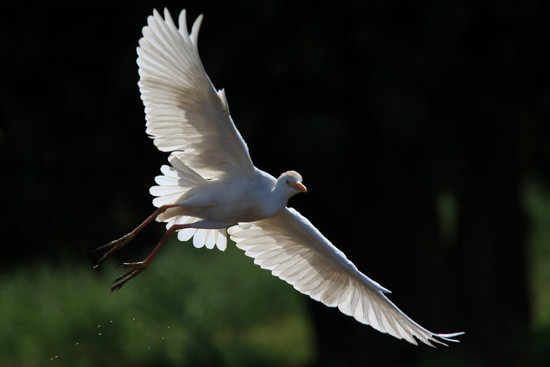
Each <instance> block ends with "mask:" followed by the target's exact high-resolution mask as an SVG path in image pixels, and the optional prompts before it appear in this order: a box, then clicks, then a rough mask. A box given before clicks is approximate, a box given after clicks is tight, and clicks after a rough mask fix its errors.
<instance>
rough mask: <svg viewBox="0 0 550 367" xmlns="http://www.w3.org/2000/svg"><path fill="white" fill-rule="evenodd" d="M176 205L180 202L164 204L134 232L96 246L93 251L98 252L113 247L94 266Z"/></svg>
mask: <svg viewBox="0 0 550 367" xmlns="http://www.w3.org/2000/svg"><path fill="white" fill-rule="evenodd" d="M176 206H178V204H170V205H163V206H161V207H160V208H158V209H157V210H155V212H154V213H153V214H151V215H150V216H149V218H147V219H145V221H144V222H143V223H141V224H140V225H139V226H138V227H137V228H136V229H134V230H133V231H132V232H130V233H128V234H127V235H125V236H123V237H121V238H119V239H118V240H114V241H111V242H109V243H108V244H106V245H105V246H101V247H98V248H96V249H95V250H94V251H93V252H96V251H98V250H103V249H107V248H110V247H112V248H111V249H110V250H109V251H107V252H106V253H105V254H104V255H103V256H102V257H101V259H99V261H98V262H97V264H96V265H95V266H94V268H97V267H98V266H99V264H101V262H102V261H103V260H105V259H106V258H108V257H109V256H110V255H111V254H112V253H113V252H115V251H117V250H120V249H121V248H123V247H124V246H126V245H127V244H128V242H130V241H131V240H132V239H133V238H134V237H135V236H136V234H138V233H139V231H141V230H142V229H143V228H145V226H146V225H148V224H149V223H151V222H152V221H153V220H154V219H155V218H156V217H158V216H159V215H160V214H162V213H164V212H165V211H167V210H168V209H170V208H175V207H176Z"/></svg>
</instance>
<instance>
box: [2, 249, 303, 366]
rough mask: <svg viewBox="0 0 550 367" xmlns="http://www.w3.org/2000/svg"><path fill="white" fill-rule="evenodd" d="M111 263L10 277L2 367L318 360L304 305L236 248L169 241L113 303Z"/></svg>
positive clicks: (37, 268)
mask: <svg viewBox="0 0 550 367" xmlns="http://www.w3.org/2000/svg"><path fill="white" fill-rule="evenodd" d="M114 265H115V263H114V262H112V261H111V262H106V263H105V264H104V265H102V266H101V267H100V268H99V269H95V270H94V269H92V267H91V266H90V265H88V264H82V263H74V262H73V261H66V262H65V265H64V266H61V267H54V266H51V265H46V264H34V266H29V267H25V268H20V269H18V270H16V271H14V272H12V273H9V274H4V275H3V276H2V281H1V284H0V297H1V298H0V299H1V300H2V301H1V302H0V325H1V328H0V344H1V345H2V347H1V348H0V350H1V352H0V360H1V361H2V363H1V364H2V366H4V367H6V366H45V365H48V364H47V363H51V364H50V365H51V366H54V365H55V366H114V365H116V366H205V365H210V366H254V365H262V366H280V365H285V366H300V365H304V364H306V363H307V362H308V361H311V359H312V357H313V355H314V350H313V349H312V348H313V347H312V345H313V343H312V332H311V325H310V322H309V319H308V317H307V315H306V309H305V304H306V303H305V301H306V299H305V298H304V297H303V296H301V295H299V294H298V293H296V292H295V291H294V290H293V289H292V288H291V287H290V286H289V285H287V284H286V283H284V282H281V281H280V280H278V279H276V278H273V277H272V276H271V275H270V273H269V272H267V271H265V270H262V269H260V268H258V267H257V266H255V265H254V264H253V263H252V260H251V259H249V258H247V257H245V256H244V255H243V253H242V252H241V251H240V250H238V249H236V248H235V247H234V246H230V248H228V250H227V251H226V253H221V252H220V251H217V250H212V251H208V250H205V249H201V250H197V249H194V248H193V247H192V245H190V244H188V243H185V244H184V243H179V242H177V241H172V243H169V244H168V245H167V246H166V248H165V249H164V251H162V252H161V253H160V254H159V256H158V257H157V259H155V262H153V265H152V266H151V267H150V268H149V269H147V271H146V272H145V273H144V274H142V275H140V276H139V277H137V278H136V279H134V280H132V281H131V282H130V283H129V284H127V285H126V286H125V287H124V288H123V289H122V290H121V291H118V292H115V293H113V294H111V295H108V296H107V295H106V294H107V292H108V291H109V286H110V283H109V282H110V281H111V280H113V279H114V278H115V277H116V276H117V275H119V274H121V270H120V269H117V270H114Z"/></svg>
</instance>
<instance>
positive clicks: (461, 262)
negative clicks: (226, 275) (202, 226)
mask: <svg viewBox="0 0 550 367" xmlns="http://www.w3.org/2000/svg"><path fill="white" fill-rule="evenodd" d="M164 6H167V7H169V9H170V10H171V11H172V14H173V15H175V14H177V13H178V12H179V10H180V9H181V8H182V7H183V6H185V7H186V8H187V9H188V20H189V22H191V21H192V20H193V19H194V18H195V17H196V16H197V15H198V14H199V13H204V14H205V20H204V22H203V27H202V30H201V36H200V42H199V43H200V51H201V55H202V58H203V62H204V64H205V68H206V70H207V72H208V73H209V75H210V77H211V79H212V81H213V83H214V85H215V86H216V87H217V88H222V87H224V88H226V89H227V95H228V99H229V104H230V106H231V112H232V115H233V118H234V120H235V121H236V124H237V126H238V128H239V129H240V131H241V133H242V135H243V136H244V138H245V140H246V141H247V143H248V145H249V148H250V151H251V156H252V158H253V161H254V162H255V164H256V165H257V166H259V167H260V168H262V169H264V170H266V171H268V172H270V173H272V174H274V175H278V174H279V173H280V172H283V171H285V170H287V169H296V170H298V171H299V172H300V173H301V174H302V175H303V176H304V179H305V184H306V185H307V186H308V188H309V190H310V192H309V193H308V194H307V195H300V196H298V197H296V198H293V199H292V201H291V203H290V205H291V206H294V207H296V208H297V209H298V210H299V211H301V212H302V213H303V214H304V215H306V216H307V217H308V218H310V220H311V221H312V222H313V223H314V224H315V225H316V226H317V227H318V228H320V230H321V231H322V232H323V233H324V234H325V235H326V236H327V237H328V238H329V239H331V240H332V241H333V242H334V243H335V245H337V246H338V247H339V248H341V249H342V250H343V251H344V252H345V253H346V254H347V255H348V257H349V258H350V259H352V261H354V262H355V263H356V265H357V266H358V267H359V268H360V269H361V270H363V271H364V272H365V273H366V274H368V275H369V276H371V277H372V278H373V279H375V280H376V281H378V282H380V283H381V284H382V285H384V286H386V287H388V288H389V289H391V290H392V291H394V293H395V294H393V295H390V298H391V299H392V301H394V302H395V303H396V304H397V305H399V307H401V309H403V310H404V311H405V312H406V313H407V314H409V315H410V316H411V317H412V318H413V319H415V320H416V321H418V322H419V323H420V324H422V325H423V326H426V327H427V328H428V329H430V330H432V331H434V332H454V331H460V330H465V331H466V332H467V334H466V335H465V336H464V337H462V338H461V340H462V344H459V345H453V346H451V348H449V349H443V350H442V348H439V349H438V350H437V351H433V350H431V349H428V348H424V347H420V348H416V347H413V346H409V345H407V344H406V343H404V342H403V341H398V340H394V339H393V338H390V337H387V336H383V335H380V334H379V333H377V332H374V331H372V330H371V329H370V328H369V327H365V326H363V325H360V324H358V323H357V322H355V321H354V320H352V319H351V318H346V317H344V316H342V315H341V314H340V313H339V312H337V311H335V310H333V309H328V308H326V307H324V306H321V305H320V304H318V303H315V302H312V303H311V309H312V312H313V315H314V319H315V321H316V323H315V326H316V332H317V333H316V335H317V338H318V340H317V341H318V345H319V347H318V348H319V361H318V362H319V364H320V365H327V366H330V365H334V366H342V365H347V366H355V365H357V366H359V365H361V366H364V365H379V364H380V363H382V362H385V363H388V364H390V365H411V364H414V362H415V361H418V360H420V358H424V357H426V356H429V358H432V359H434V360H438V358H441V359H442V360H443V359H444V358H445V357H446V356H451V355H453V354H463V355H468V356H469V357H468V358H469V361H470V362H472V363H474V362H475V363H479V364H485V365H495V366H506V365H514V364H516V363H517V362H518V360H519V359H520V358H521V356H522V350H521V348H520V347H518V345H520V344H519V343H518V341H519V340H521V339H522V338H524V337H525V335H527V334H526V333H527V328H528V326H529V307H530V304H529V298H528V284H527V278H526V276H527V275H526V274H527V264H526V258H525V252H526V250H525V245H526V231H527V226H528V222H527V219H526V217H525V214H524V213H523V209H522V206H521V202H520V194H521V189H522V184H523V183H524V182H525V180H526V179H527V178H528V177H530V176H532V175H537V176H538V177H540V179H542V180H544V181H545V182H549V181H550V176H549V174H548V172H550V171H549V170H548V169H547V167H549V164H550V144H549V137H550V125H549V119H548V118H549V106H550V86H549V75H548V70H549V67H548V66H549V65H550V59H549V57H548V54H550V53H548V52H547V49H548V44H549V41H550V22H549V21H548V19H550V8H549V4H548V3H547V2H546V1H542V0H527V1H522V2H519V1H509V0H508V1H467V0H463V1H458V0H457V1H446V2H440V1H415V2H406V3H405V2H403V3H402V2H395V1H359V0H357V1H351V0H349V1H341V2H296V1H293V2H291V1H276V0H273V1H271V0H266V1H258V2H253V1H244V0H241V1H233V2H228V1H203V2H197V1H187V2H175V1H166V2H163V3H157V2H146V1H118V2H107V1H95V2H87V3H80V2H74V1H73V2H69V1H53V2H41V1H27V2H12V3H11V5H9V6H8V7H7V9H6V8H5V9H4V12H3V14H4V17H3V18H4V19H3V20H2V22H1V23H0V24H1V27H2V29H1V34H2V38H1V40H0V42H1V44H2V50H3V52H2V57H1V58H0V63H1V64H0V65H1V70H2V82H1V83H0V172H2V174H1V175H0V188H1V189H2V190H0V205H1V208H2V210H1V211H0V241H1V243H2V248H3V254H4V256H2V260H1V263H2V265H3V268H4V269H6V268H9V267H10V266H13V265H15V264H18V263H22V262H29V261H31V262H32V261H34V260H36V259H39V258H40V259H49V260H55V259H63V258H67V257H69V258H70V257H80V258H82V257H84V258H88V259H90V261H93V259H96V257H94V256H92V255H91V253H90V251H91V250H92V249H93V248H95V247H97V246H98V245H101V244H103V243H105V242H106V241H108V240H110V239H112V238H116V237H117V236H119V235H121V234H123V233H126V232H127V231H128V230H129V229H131V228H133V226H134V225H135V224H137V223H138V222H139V221H140V220H142V219H144V218H145V217H146V216H147V215H148V214H150V212H152V210H153V207H152V205H151V204H150V200H151V199H150V197H149V194H148V187H149V186H151V185H152V184H153V177H154V176H155V175H157V174H158V173H159V170H158V169H159V166H160V165H161V164H164V162H165V159H166V155H164V154H162V153H159V152H158V151H157V150H156V148H155V147H154V146H153V144H152V141H150V140H149V139H148V138H147V137H146V136H145V134H144V114H143V107H142V104H141V101H140V99H139V91H138V88H137V85H136V83H137V81H138V74H137V66H136V64H135V59H136V54H135V47H136V46H137V41H138V39H139V38H140V35H141V28H142V27H143V26H144V25H145V20H146V17H147V16H148V15H149V14H151V11H152V8H153V7H157V9H159V10H160V9H162V7H164ZM443 194H445V195H448V196H449V197H452V198H454V200H455V201H456V203H457V205H456V208H457V213H456V218H457V222H456V223H455V227H456V231H454V232H452V233H451V236H450V237H449V236H447V237H445V236H442V233H441V228H442V225H441V216H440V214H439V212H438V208H439V204H440V202H441V198H442V195H443ZM161 227H162V226H160V225H157V227H156V228H157V229H152V230H151V229H150V230H149V231H147V232H145V233H144V234H143V235H142V240H141V243H142V244H152V243H154V242H155V241H156V240H157V239H158V235H159V233H160V231H161ZM165 250H166V251H169V249H165Z"/></svg>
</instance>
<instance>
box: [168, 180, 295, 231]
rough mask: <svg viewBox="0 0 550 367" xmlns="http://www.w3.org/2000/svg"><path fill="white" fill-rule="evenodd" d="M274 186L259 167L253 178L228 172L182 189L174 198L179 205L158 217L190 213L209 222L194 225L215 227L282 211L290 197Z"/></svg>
mask: <svg viewBox="0 0 550 367" xmlns="http://www.w3.org/2000/svg"><path fill="white" fill-rule="evenodd" d="M276 186H277V180H276V179H275V178H274V177H273V176H271V175H270V174H268V173H265V172H263V171H261V170H259V169H257V170H256V176H255V177H254V178H252V179H248V178H244V177H238V176H237V177H236V176H229V175H227V176H222V177H220V178H219V179H212V180H206V181H205V182H204V183H202V184H201V185H200V186H197V187H194V188H192V189H190V190H189V191H187V192H185V193H184V194H183V195H182V196H181V197H180V198H179V199H178V200H177V201H176V202H177V203H178V206H177V207H175V208H171V209H168V210H167V211H166V212H164V213H163V214H161V216H160V217H159V220H167V219H169V218H173V217H176V216H190V217H195V218H199V219H201V220H202V221H207V222H208V223H211V224H209V226H207V227H205V226H204V224H201V225H193V227H195V228H211V229H215V228H225V227H227V226H229V225H233V224H235V223H238V222H254V221H258V220H262V219H265V218H269V217H272V216H274V215H276V214H277V213H279V212H281V211H282V210H283V209H284V208H285V206H286V204H287V201H288V199H289V197H288V195H285V191H283V190H275V188H276ZM220 192H223V193H224V195H219V193H220ZM290 193H292V194H294V193H297V192H296V191H294V192H290Z"/></svg>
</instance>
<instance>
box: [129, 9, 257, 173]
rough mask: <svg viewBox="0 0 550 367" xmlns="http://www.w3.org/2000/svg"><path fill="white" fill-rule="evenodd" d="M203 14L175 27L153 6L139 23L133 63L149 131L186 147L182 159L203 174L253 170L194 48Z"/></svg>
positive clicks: (170, 147) (173, 146) (171, 147)
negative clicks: (140, 32) (142, 24)
mask: <svg viewBox="0 0 550 367" xmlns="http://www.w3.org/2000/svg"><path fill="white" fill-rule="evenodd" d="M201 21H202V15H201V16H200V17H198V18H197V20H196V21H195V23H194V24H193V28H192V31H191V35H189V33H188V31H187V24H186V19H185V10H183V11H182V12H181V14H180V17H179V25H180V28H179V30H178V29H177V28H176V25H175V24H174V22H173V20H172V18H171V16H170V13H169V12H168V10H166V9H165V10H164V19H162V16H161V15H160V14H159V13H158V12H157V11H156V10H155V11H154V13H153V15H152V16H149V18H148V19H147V23H148V26H146V27H144V28H143V38H141V39H140V41H139V47H138V48H137V53H138V55H139V57H138V59H137V63H138V65H139V75H140V81H139V88H140V91H141V99H142V100H143V103H144V104H145V113H146V115H147V134H149V135H150V136H151V137H152V138H153V139H154V141H155V145H156V146H157V147H158V148H159V149H160V150H161V151H163V152H172V151H185V152H186V154H185V155H184V157H185V161H184V162H183V163H185V164H186V165H187V166H189V167H191V168H192V169H193V170H195V171H197V172H198V173H199V174H201V175H202V176H203V177H205V178H213V177H216V176H218V175H220V174H223V173H229V174H236V175H245V176H247V177H250V178H252V177H254V176H255V174H256V173H255V169H254V166H253V164H252V161H251V159H250V155H249V154H248V148H247V147H246V144H245V142H244V141H243V139H242V137H241V135H240V134H239V132H238V130H237V128H236V127H235V124H234V123H233V121H232V119H231V116H230V115H229V107H228V105H227V99H226V98H225V93H224V91H223V90H219V91H217V92H216V90H215V89H214V86H213V85H212V83H211V82H210V79H209V78H208V76H207V75H206V72H205V71H204V68H203V66H202V63H201V60H200V57H199V53H198V50H197V38H198V33H199V28H200V24H201Z"/></svg>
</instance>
